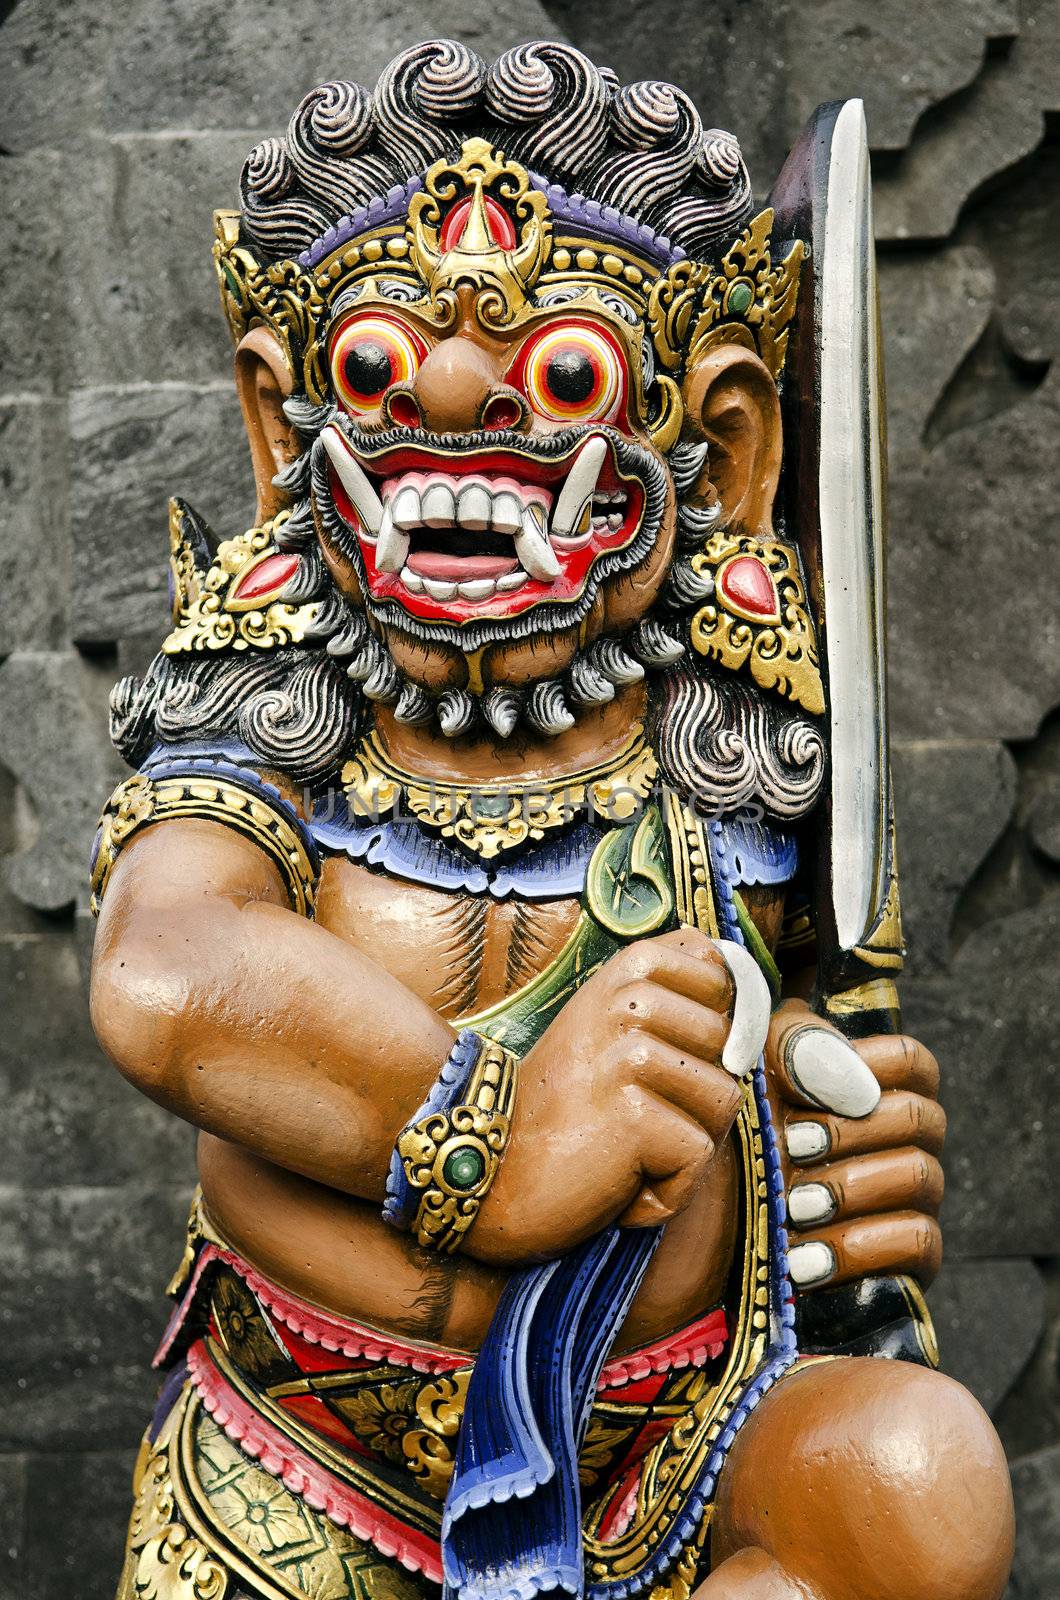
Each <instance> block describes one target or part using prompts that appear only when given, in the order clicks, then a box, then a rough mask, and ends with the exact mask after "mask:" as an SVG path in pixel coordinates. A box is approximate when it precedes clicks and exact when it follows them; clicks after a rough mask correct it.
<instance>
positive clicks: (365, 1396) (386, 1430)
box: [330, 1366, 471, 1501]
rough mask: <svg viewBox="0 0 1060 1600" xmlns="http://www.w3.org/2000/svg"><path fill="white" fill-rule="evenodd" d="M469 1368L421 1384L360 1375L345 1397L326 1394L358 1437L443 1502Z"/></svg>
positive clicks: (419, 1379) (450, 1471) (465, 1394)
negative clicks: (380, 1380) (356, 1385)
mask: <svg viewBox="0 0 1060 1600" xmlns="http://www.w3.org/2000/svg"><path fill="white" fill-rule="evenodd" d="M470 1379H471V1368H470V1366H468V1367H461V1368H459V1369H458V1370H457V1371H456V1372H450V1373H445V1374H443V1375H442V1376H440V1377H435V1378H431V1379H429V1380H424V1379H423V1378H420V1377H414V1378H408V1379H399V1380H387V1381H384V1382H382V1383H377V1382H376V1381H375V1380H374V1377H373V1375H372V1374H371V1373H367V1374H363V1375H362V1376H361V1377H360V1380H359V1385H360V1386H359V1387H358V1388H356V1389H355V1390H354V1391H353V1392H352V1393H350V1394H342V1395H332V1396H330V1399H331V1404H332V1405H334V1407H335V1409H336V1410H337V1411H339V1412H341V1414H342V1416H343V1418H344V1420H345V1421H346V1422H348V1423H349V1425H350V1427H351V1428H352V1429H353V1431H354V1433H355V1434H356V1435H357V1437H358V1439H360V1440H361V1442H362V1443H363V1444H365V1445H367V1447H368V1449H369V1450H372V1451H374V1452H375V1453H376V1454H377V1455H380V1456H382V1457H383V1459H384V1460H386V1461H390V1462H392V1463H393V1465H394V1466H398V1467H406V1468H407V1469H408V1471H409V1472H411V1474H412V1475H413V1477H414V1478H415V1479H416V1480H417V1482H419V1483H420V1484H421V1485H422V1486H423V1488H424V1489H426V1491H427V1493H428V1494H429V1495H432V1496H433V1498H434V1499H435V1500H438V1501H441V1500H444V1499H445V1496H446V1492H447V1490H448V1488H449V1482H450V1479H451V1478H452V1476H453V1465H454V1456H453V1449H454V1446H455V1443H456V1436H457V1433H458V1432H459V1429H460V1419H461V1417H462V1415H463V1411H464V1403H465V1401H466V1399H467V1386H468V1383H469V1382H470Z"/></svg>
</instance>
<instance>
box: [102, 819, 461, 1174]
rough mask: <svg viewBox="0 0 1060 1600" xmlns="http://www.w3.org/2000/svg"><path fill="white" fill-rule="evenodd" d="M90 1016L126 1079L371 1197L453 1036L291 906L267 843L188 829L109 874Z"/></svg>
mask: <svg viewBox="0 0 1060 1600" xmlns="http://www.w3.org/2000/svg"><path fill="white" fill-rule="evenodd" d="M92 1020H93V1025H94V1027H95V1030H96V1034H97V1036H98V1038H99V1041H100V1043H101V1044H102V1046H103V1048H104V1050H105V1051H106V1052H107V1054H108V1055H109V1056H110V1058H111V1060H112V1061H113V1062H114V1063H115V1065H116V1066H117V1067H118V1069H119V1070H120V1071H121V1072H122V1073H124V1075H125V1076H126V1077H127V1078H129V1079H130V1080H131V1081H132V1082H133V1083H135V1084H136V1085H137V1087H138V1088H139V1089H141V1090H143V1092H144V1093H145V1094H147V1095H150V1097H151V1098H152V1099H154V1100H157V1101H159V1103H160V1104H162V1105H164V1106H166V1107H167V1109H169V1110H171V1111H174V1112H175V1113H176V1114H177V1115H178V1116H181V1117H184V1118H185V1119H186V1120H187V1121H189V1122H192V1123H194V1124H195V1125H196V1126H197V1127H200V1128H205V1129H206V1130H207V1131H208V1132H210V1133H213V1134H217V1135H218V1136H219V1137H221V1138H224V1139H230V1140H234V1141H235V1142H236V1143H238V1144H241V1145H244V1146H246V1147H247V1148H248V1149H250V1150H253V1151H255V1152H257V1153H258V1154H259V1155H262V1156H264V1157H265V1158H266V1159H267V1160H269V1161H273V1162H275V1163H277V1165H279V1166H282V1167H287V1168H289V1169H290V1170H291V1171H294V1172H299V1173H301V1174H302V1175H303V1176H305V1177H307V1178H313V1179H315V1180H316V1181H318V1182H320V1183H325V1184H328V1185H330V1186H331V1187H332V1188H335V1189H340V1190H343V1191H345V1192H347V1193H350V1194H356V1195H359V1196H361V1197H362V1198H364V1199H370V1200H379V1199H381V1198H382V1195H383V1190H384V1184H385V1180H386V1172H387V1167H388V1164H389V1160H390V1153H391V1149H392V1147H393V1143H394V1138H395V1135H396V1134H397V1132H398V1130H399V1129H400V1128H401V1127H402V1126H403V1125H404V1123H405V1122H406V1121H407V1120H408V1119H409V1117H411V1116H412V1114H413V1113H414V1111H415V1110H416V1109H417V1107H418V1106H419V1105H420V1104H421V1103H422V1102H423V1099H424V1097H425V1096H426V1094H427V1091H428V1089H429V1087H430V1085H431V1084H432V1083H433V1081H434V1079H435V1077H436V1076H437V1074H438V1071H439V1068H440V1067H441V1064H442V1062H443V1061H444V1059H445V1057H446V1055H447V1053H448V1051H449V1049H450V1046H451V1045H452V1042H453V1039H454V1037H455V1035H454V1033H453V1030H452V1028H450V1027H449V1025H448V1023H446V1022H444V1021H443V1020H442V1018H441V1017H439V1016H438V1014H437V1013H436V1012H434V1011H432V1010H431V1008H430V1006H428V1005H427V1004H426V1003H425V1002H424V1001H423V1000H421V999H419V997H418V996H416V995H414V994H413V993H412V992H411V990H409V989H406V988H405V987H404V985H403V984H401V983H399V982H398V980H397V979H396V978H394V977H392V976H391V975H390V974H389V973H388V972H386V971H385V970H384V969H383V968H382V967H381V966H379V965H378V964H377V963H376V962H375V961H373V960H371V959H370V958H369V957H368V956H366V955H364V954H363V953H361V952H360V951H358V950H356V949H354V948H353V947H352V946H351V945H350V944H348V943H347V942H345V941H344V940H342V939H340V938H338V937H337V936H336V935H335V934H332V933H329V932H328V931H327V930H326V929H324V928H321V927H318V926H317V925H316V924H315V923H313V922H310V921H307V920H306V919H305V918H304V917H301V916H299V915H297V914H296V913H295V912H293V911H291V910H290V909H289V906H288V902H287V897H286V894H285V892H284V888H283V884H282V882H281V879H280V875H279V872H278V871H277V869H276V868H275V867H274V866H273V865H272V863H271V862H270V861H269V860H268V859H267V858H266V857H265V856H264V855H263V854H262V852H261V851H260V850H258V848H257V847H256V846H255V845H253V844H251V843H250V842H248V841H247V840H244V839H242V838H241V837H240V836H239V835H238V834H236V833H234V832H232V831H231V830H230V829H227V828H225V827H223V826H220V825H219V824H217V823H214V822H206V821H195V820H183V819H180V820H169V821H165V822H161V823H159V824H157V825H156V826H154V827H149V828H146V829H144V830H143V831H142V832H141V833H139V834H138V835H137V836H136V837H135V838H134V839H132V840H131V841H130V843H129V844H128V846H127V847H126V849H125V850H124V851H123V853H122V855H121V856H120V857H119V859H118V861H117V862H116V864H115V866H114V870H113V872H112V874H111V877H110V882H109V884H108V887H107V893H106V898H105V900H104V902H103V909H102V912H101V914H100V919H99V926H98V929H97V933H96V945H95V952H94V957H93V966H92Z"/></svg>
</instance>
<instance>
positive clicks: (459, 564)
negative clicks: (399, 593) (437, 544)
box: [405, 550, 519, 583]
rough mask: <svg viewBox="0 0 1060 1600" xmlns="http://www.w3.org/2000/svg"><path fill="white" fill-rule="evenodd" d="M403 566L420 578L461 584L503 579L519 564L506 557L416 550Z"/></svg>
mask: <svg viewBox="0 0 1060 1600" xmlns="http://www.w3.org/2000/svg"><path fill="white" fill-rule="evenodd" d="M405 565H406V566H407V567H408V569H409V571H410V572H415V573H417V574H418V575H419V576H420V577H421V578H448V579H453V578H455V579H457V580H458V581H459V582H461V583H463V582H465V581H468V582H469V581H470V580H471V579H472V578H503V577H504V574H505V573H506V572H514V571H515V569H516V567H517V566H518V565H519V563H518V561H516V560H514V559H511V558H509V557H507V556H450V555H446V554H445V552H444V551H442V550H417V551H416V552H415V554H413V555H409V556H407V557H406V558H405Z"/></svg>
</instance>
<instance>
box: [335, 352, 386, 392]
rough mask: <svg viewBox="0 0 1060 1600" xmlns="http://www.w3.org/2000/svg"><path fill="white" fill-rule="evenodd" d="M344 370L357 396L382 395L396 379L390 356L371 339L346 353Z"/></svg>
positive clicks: (347, 380)
mask: <svg viewBox="0 0 1060 1600" xmlns="http://www.w3.org/2000/svg"><path fill="white" fill-rule="evenodd" d="M342 370H343V374H344V376H345V379H346V382H347V383H348V384H349V386H350V388H351V389H352V390H353V392H354V393H355V394H382V392H383V390H384V389H385V388H386V387H387V386H388V384H390V383H391V382H392V381H393V377H394V368H393V366H392V364H391V360H390V356H389V354H388V353H387V351H386V350H384V349H383V346H382V345H381V344H374V343H373V342H372V341H371V340H370V339H363V340H362V341H361V342H360V344H355V345H354V346H353V347H352V348H351V349H350V350H348V351H347V352H346V356H345V358H344V360H343V363H342Z"/></svg>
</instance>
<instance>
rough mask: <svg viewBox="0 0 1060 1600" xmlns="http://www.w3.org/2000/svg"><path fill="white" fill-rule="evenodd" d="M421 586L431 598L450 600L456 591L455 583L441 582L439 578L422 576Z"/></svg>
mask: <svg viewBox="0 0 1060 1600" xmlns="http://www.w3.org/2000/svg"><path fill="white" fill-rule="evenodd" d="M423 587H424V588H425V589H426V591H427V593H428V594H429V595H430V597H431V599H432V600H451V599H452V598H453V596H454V595H455V593H456V584H455V583H443V582H442V580H441V578H424V580H423Z"/></svg>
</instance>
